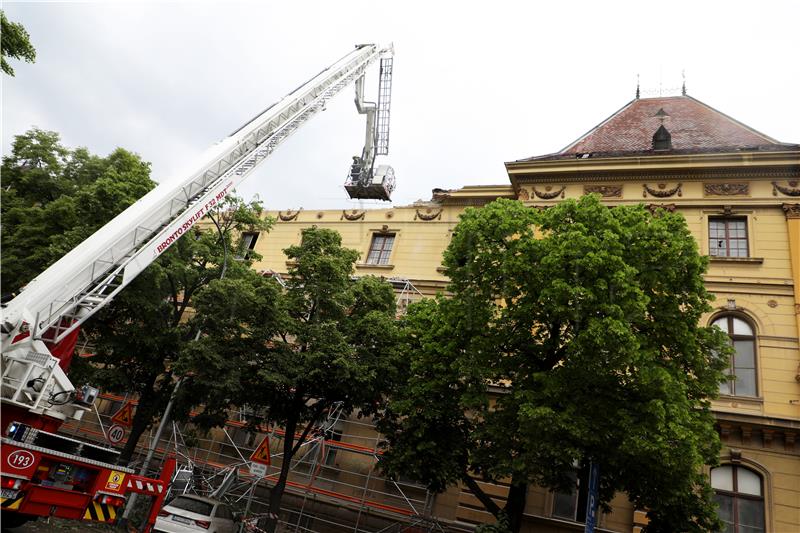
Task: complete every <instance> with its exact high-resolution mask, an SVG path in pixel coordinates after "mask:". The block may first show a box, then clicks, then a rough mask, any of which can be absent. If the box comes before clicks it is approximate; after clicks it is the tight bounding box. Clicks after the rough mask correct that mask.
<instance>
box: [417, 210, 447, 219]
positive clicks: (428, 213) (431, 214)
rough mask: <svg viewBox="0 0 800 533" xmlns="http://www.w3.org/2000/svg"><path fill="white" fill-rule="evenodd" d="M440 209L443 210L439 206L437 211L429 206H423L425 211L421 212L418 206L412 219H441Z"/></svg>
mask: <svg viewBox="0 0 800 533" xmlns="http://www.w3.org/2000/svg"><path fill="white" fill-rule="evenodd" d="M442 211H444V209H442V208H439V209H438V210H437V211H434V210H433V209H431V208H430V207H427V208H425V212H424V213H422V212H420V210H419V208H417V213H416V214H415V215H414V220H417V219H420V220H425V221H429V220H434V219H437V218H438V219H439V220H441V219H442Z"/></svg>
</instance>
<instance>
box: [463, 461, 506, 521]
mask: <svg viewBox="0 0 800 533" xmlns="http://www.w3.org/2000/svg"><path fill="white" fill-rule="evenodd" d="M461 481H463V482H464V484H465V485H466V486H467V487H468V488H469V490H470V492H472V494H474V495H475V497H476V498H478V500H480V502H481V503H482V504H483V506H484V507H485V508H486V510H487V511H489V512H490V513H492V514H493V515H494V517H495V518H500V513H502V512H503V510H502V509H500V506H499V505H497V504H496V503H495V501H494V500H493V499H491V498H490V497H489V495H488V494H486V493H485V492H483V489H481V487H480V485H478V482H477V481H475V479H474V478H473V477H472V476H470V475H469V474H467V473H466V472H465V473H464V474H463V475H462V476H461Z"/></svg>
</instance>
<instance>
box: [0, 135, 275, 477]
mask: <svg viewBox="0 0 800 533" xmlns="http://www.w3.org/2000/svg"><path fill="white" fill-rule="evenodd" d="M2 174H3V188H2V190H1V191H0V194H1V195H2V239H3V254H2V262H1V266H0V268H1V269H2V279H3V291H4V292H8V293H14V292H16V291H18V290H19V289H21V288H22V287H24V285H25V284H26V283H28V282H29V281H30V280H31V279H33V278H34V277H35V276H36V275H38V274H39V273H40V272H42V271H43V270H44V269H46V268H47V267H48V266H50V265H51V264H52V263H54V262H55V261H56V260H57V259H59V258H60V257H61V256H63V255H64V254H66V253H67V252H69V251H70V250H71V249H72V248H74V247H75V246H76V245H78V244H79V243H81V242H82V241H83V240H85V239H86V238H87V237H89V236H91V235H92V234H93V233H94V232H95V231H97V230H98V229H99V228H100V227H102V226H103V225H104V224H105V223H107V222H108V221H109V220H111V219H112V218H113V217H114V216H116V215H117V214H119V213H120V212H122V211H123V210H124V209H125V208H127V207H128V206H130V205H131V204H133V203H134V202H135V201H136V200H138V199H139V198H140V197H141V196H143V195H144V194H145V193H147V192H148V191H149V190H150V189H152V188H153V187H154V185H155V183H154V182H153V181H152V180H151V179H150V164H149V163H146V162H144V161H142V160H141V158H140V157H139V156H138V155H136V154H133V153H131V152H128V151H126V150H124V149H122V148H118V149H116V150H115V151H114V152H112V153H111V155H109V156H108V157H100V156H96V155H92V154H90V153H89V151H88V150H86V149H85V148H77V149H75V150H69V149H67V148H65V147H64V146H62V145H61V144H60V140H59V136H58V134H57V133H55V132H48V131H42V130H39V129H35V128H34V129H32V130H30V131H29V132H27V133H25V134H23V135H19V136H17V137H16V138H15V140H14V143H13V145H12V151H11V154H10V155H9V156H8V157H6V158H4V159H3V166H2ZM209 216H210V221H211V224H208V225H207V226H206V231H200V230H195V231H194V232H193V234H192V237H194V238H192V237H189V238H185V239H180V240H179V241H178V242H177V243H175V244H174V245H173V246H172V247H171V248H170V249H169V250H168V251H167V252H166V253H164V254H163V255H162V256H161V257H160V258H159V259H158V261H156V262H155V263H153V264H152V265H151V266H150V267H149V268H147V269H146V270H145V271H144V272H142V273H141V274H140V275H139V276H138V278H137V279H135V280H134V281H133V282H132V283H131V285H130V286H129V287H127V288H126V289H125V290H124V291H122V292H121V293H120V294H119V296H118V297H117V298H115V300H114V302H113V303H112V305H110V306H107V307H106V308H105V309H103V310H101V311H100V312H99V313H98V314H97V315H96V316H95V317H93V318H92V319H91V320H89V321H88V322H87V323H86V324H84V326H83V332H84V335H85V337H86V338H87V339H88V340H89V341H90V344H91V346H92V350H93V352H94V353H95V356H94V357H92V358H91V359H89V360H84V359H77V360H74V363H75V364H74V365H73V368H72V369H71V372H70V378H71V379H72V381H73V382H76V383H80V382H83V381H85V382H90V383H94V384H97V385H99V386H101V387H102V388H104V389H105V390H110V391H113V392H131V393H135V394H138V396H139V405H138V407H137V410H136V412H135V415H134V419H133V428H132V430H131V434H130V435H129V437H128V441H127V443H126V446H125V448H124V449H123V453H122V456H121V458H122V460H123V462H127V461H128V460H129V459H130V458H131V456H132V454H133V452H134V450H135V448H136V445H137V443H138V440H139V437H140V436H141V434H142V433H143V432H144V431H146V430H147V428H148V427H149V426H150V425H151V424H152V423H153V422H154V421H155V420H157V419H158V417H159V415H160V414H161V413H162V412H163V410H164V407H165V406H166V404H167V402H168V400H169V397H170V394H171V392H172V390H173V387H174V375H173V371H172V363H173V362H174V361H175V360H176V359H177V357H178V354H179V353H180V351H181V349H182V347H183V345H184V344H185V343H187V342H188V341H189V340H191V339H192V338H194V336H195V335H196V332H195V331H194V330H193V329H192V328H191V327H190V326H189V325H188V324H186V323H185V322H182V317H183V315H184V312H185V311H186V310H187V309H188V308H189V306H190V305H191V301H192V298H193V296H194V294H195V293H196V292H197V291H198V290H199V289H200V288H201V287H203V286H205V285H206V284H208V283H209V282H210V281H212V280H214V279H217V278H219V277H220V275H221V271H222V268H223V265H225V264H227V275H228V276H231V277H236V276H237V275H240V274H241V273H242V272H248V271H249V266H250V263H251V262H252V260H253V259H255V258H256V257H257V255H255V254H250V256H249V257H248V258H246V259H239V260H234V258H235V256H236V255H237V254H236V253H232V252H231V249H232V247H233V243H235V242H236V241H237V239H238V238H239V235H240V234H241V232H242V231H243V230H255V231H264V230H266V229H268V228H269V226H270V221H269V220H264V219H263V218H262V217H261V206H260V204H258V203H250V204H247V203H245V202H243V201H241V200H239V199H235V198H233V199H230V200H228V201H227V202H226V203H224V204H223V205H222V207H221V209H219V210H217V211H215V212H213V213H211V214H210V215H209ZM226 257H227V261H226ZM181 399H182V402H181V403H179V405H178V406H177V408H176V411H175V414H176V415H177V416H178V417H183V418H185V417H186V416H187V415H188V412H189V410H190V409H191V407H192V406H193V405H196V404H197V403H198V402H199V401H200V399H199V398H190V397H188V396H182V397H181Z"/></svg>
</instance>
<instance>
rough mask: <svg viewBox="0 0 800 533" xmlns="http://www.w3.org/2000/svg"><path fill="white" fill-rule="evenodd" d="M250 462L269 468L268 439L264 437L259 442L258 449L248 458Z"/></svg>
mask: <svg viewBox="0 0 800 533" xmlns="http://www.w3.org/2000/svg"><path fill="white" fill-rule="evenodd" d="M250 460H251V461H253V462H255V463H261V464H262V465H267V466H269V465H270V464H272V463H271V461H270V459H269V437H268V436H265V437H264V440H262V441H261V444H259V445H258V448H256V449H255V451H253V454H252V455H251V456H250Z"/></svg>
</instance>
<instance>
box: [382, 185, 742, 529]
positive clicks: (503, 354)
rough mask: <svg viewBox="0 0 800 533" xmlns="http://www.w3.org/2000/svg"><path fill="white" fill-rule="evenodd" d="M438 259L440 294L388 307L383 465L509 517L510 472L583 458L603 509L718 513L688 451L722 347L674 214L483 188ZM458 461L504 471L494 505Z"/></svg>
mask: <svg viewBox="0 0 800 533" xmlns="http://www.w3.org/2000/svg"><path fill="white" fill-rule="evenodd" d="M444 265H445V267H446V268H447V274H448V276H449V277H450V279H451V283H450V286H449V290H450V291H451V292H452V298H449V299H445V298H438V299H436V300H428V301H424V302H421V303H419V304H416V305H414V306H411V308H410V310H409V315H408V318H407V320H406V323H405V330H406V331H407V333H408V334H407V336H406V343H407V347H406V348H405V351H406V353H407V354H408V355H409V356H410V362H409V366H408V369H407V376H406V377H407V381H406V382H405V383H404V385H403V386H401V387H398V388H397V389H396V390H395V392H394V397H393V400H392V402H391V404H390V409H389V411H388V413H387V415H386V417H385V418H384V420H383V421H382V424H381V425H382V428H383V430H384V432H385V433H386V434H387V435H388V442H389V449H388V450H387V453H386V454H385V455H384V466H385V468H386V469H387V470H388V471H389V472H390V473H392V472H394V473H399V472H402V473H405V474H406V475H410V476H411V477H413V478H415V479H417V480H420V481H422V482H425V483H427V484H428V485H429V486H430V488H431V489H433V490H436V491H440V490H443V489H445V488H446V487H447V486H448V485H451V484H453V483H456V482H458V481H462V482H464V483H465V484H467V486H469V488H470V489H471V490H472V491H473V492H474V493H475V495H476V496H477V497H478V498H479V499H480V500H481V502H482V503H483V504H484V505H485V507H486V508H487V510H488V511H490V512H492V513H493V514H495V516H497V517H499V518H501V517H504V516H507V517H508V519H509V522H510V528H511V529H512V530H514V531H518V530H519V527H520V523H521V516H522V510H523V508H524V501H525V492H526V489H527V486H528V484H531V483H533V484H537V485H542V486H545V487H549V488H551V489H560V490H568V489H569V488H570V487H571V486H572V483H573V482H572V481H571V480H570V474H571V473H572V472H574V468H575V466H574V465H576V464H577V465H586V464H588V463H589V462H596V463H598V464H599V465H600V472H601V479H600V499H601V504H602V505H603V506H604V509H605V510H608V505H607V504H608V502H609V501H610V500H611V498H612V497H613V495H614V494H615V492H618V491H622V492H625V493H626V494H627V495H628V496H629V497H630V499H631V501H632V502H633V503H634V505H635V506H636V507H637V508H641V509H647V510H648V516H649V518H650V524H649V525H648V526H647V530H648V531H651V532H653V531H657V532H668V531H670V532H671V531H710V530H714V529H715V528H716V527H717V526H718V525H719V523H718V521H717V519H716V514H715V508H714V505H713V503H712V500H711V489H710V487H709V484H708V481H707V479H706V477H705V476H704V475H703V474H702V467H703V465H705V464H714V462H715V461H716V460H717V457H718V452H719V440H718V436H717V433H716V431H715V430H714V419H713V417H712V414H711V412H710V399H711V398H713V397H714V396H715V395H716V394H717V392H718V387H719V383H720V382H721V381H722V380H723V379H724V377H723V372H722V371H723V369H724V368H725V367H726V362H727V357H728V354H729V347H728V345H727V340H726V339H725V337H724V335H723V334H722V333H721V331H719V330H717V329H716V328H708V327H699V326H698V322H699V320H700V318H701V315H702V314H703V313H704V312H707V311H709V310H710V306H709V303H708V302H709V300H710V298H711V295H710V294H709V293H708V292H707V291H706V290H705V288H704V286H703V278H702V276H703V273H704V272H705V270H706V266H707V260H706V259H705V258H703V257H701V256H700V255H699V253H698V250H697V245H696V243H695V241H694V239H693V237H692V235H691V234H690V232H689V230H688V229H687V227H686V224H685V221H684V220H683V218H682V217H681V216H680V215H678V214H672V213H668V212H665V211H659V212H658V213H657V214H656V215H655V216H651V214H650V213H649V212H648V211H647V210H646V209H645V208H644V207H643V206H637V207H634V206H624V207H615V208H613V209H609V208H606V207H604V206H603V205H602V204H601V203H600V201H599V200H598V198H597V197H595V196H585V197H583V198H582V199H580V200H579V201H566V202H562V203H560V204H559V205H557V206H554V207H552V208H549V209H547V210H545V211H537V210H532V209H529V208H526V207H524V206H523V205H522V204H520V203H518V202H513V201H508V200H498V201H496V202H493V203H491V204H489V205H487V206H486V207H484V208H482V209H468V210H467V211H466V212H465V213H464V215H463V216H462V219H461V222H460V223H459V225H458V226H457V228H456V231H455V233H454V236H453V239H452V242H451V244H450V246H449V247H448V249H447V251H446V253H445V257H444ZM472 476H476V477H478V478H483V479H485V480H489V481H498V480H507V481H510V491H509V497H508V501H507V504H506V506H505V508H504V509H501V508H500V507H499V506H498V504H496V503H495V502H494V501H492V500H491V499H490V498H489V497H488V496H487V495H486V494H484V493H483V492H482V491H481V489H480V487H479V485H478V484H477V483H475V481H474V480H473V477H472Z"/></svg>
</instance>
